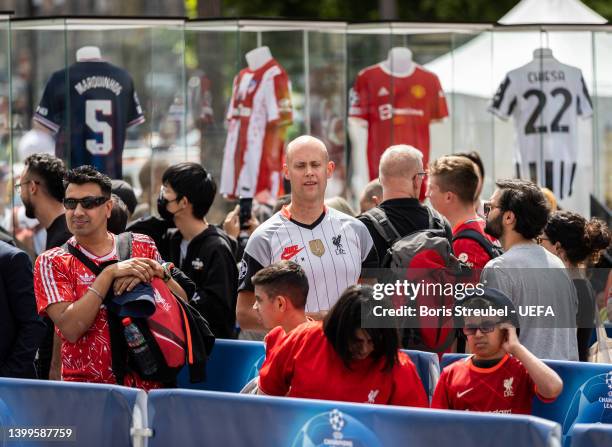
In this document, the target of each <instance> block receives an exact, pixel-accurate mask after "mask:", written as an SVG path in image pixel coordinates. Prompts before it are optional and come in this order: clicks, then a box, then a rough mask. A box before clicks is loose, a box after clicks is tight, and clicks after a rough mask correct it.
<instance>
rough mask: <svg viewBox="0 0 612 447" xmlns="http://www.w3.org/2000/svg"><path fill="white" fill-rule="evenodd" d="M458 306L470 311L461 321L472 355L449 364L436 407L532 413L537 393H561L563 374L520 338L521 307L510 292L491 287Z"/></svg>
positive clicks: (550, 396) (551, 396) (546, 396)
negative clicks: (517, 307)
mask: <svg viewBox="0 0 612 447" xmlns="http://www.w3.org/2000/svg"><path fill="white" fill-rule="evenodd" d="M458 306H460V307H461V311H462V312H463V313H462V315H470V316H465V317H464V318H463V321H460V324H461V325H462V327H463V333H464V335H465V337H466V338H467V345H468V347H469V349H470V352H472V356H470V357H468V358H466V359H462V360H458V361H456V362H455V363H453V364H451V365H449V366H447V367H446V368H444V370H443V371H442V374H441V375H440V380H439V381H438V384H437V385H436V390H435V392H434V395H433V399H432V402H431V406H432V408H441V409H451V410H468V411H486V412H493V413H508V414H509V413H512V414H531V403H532V400H533V397H534V395H535V396H537V397H538V398H539V399H540V400H542V401H544V402H552V401H554V400H555V399H556V398H557V396H558V395H559V394H561V391H562V389H563V382H562V381H561V378H560V377H559V376H558V375H557V373H555V372H554V371H553V370H552V369H550V368H549V367H548V366H546V365H545V364H544V363H543V362H542V361H541V360H539V359H538V358H537V357H536V356H535V355H533V354H532V353H531V352H529V350H528V349H527V348H525V346H523V345H522V344H521V343H520V342H519V339H518V336H517V332H516V324H518V319H517V318H516V317H514V315H516V313H512V311H513V310H514V311H515V308H514V305H513V304H512V301H510V299H509V298H508V297H507V296H506V295H504V294H503V293H501V292H500V291H498V290H496V289H489V288H485V289H484V291H483V292H482V295H478V294H477V293H474V294H471V295H469V296H468V297H466V298H465V299H464V300H463V301H461V302H458ZM476 311H480V314H481V315H485V314H488V316H476V315H477V314H478V313H477V312H476ZM500 313H501V314H502V315H503V316H499V314H500ZM493 314H495V315H493ZM460 320H461V319H460Z"/></svg>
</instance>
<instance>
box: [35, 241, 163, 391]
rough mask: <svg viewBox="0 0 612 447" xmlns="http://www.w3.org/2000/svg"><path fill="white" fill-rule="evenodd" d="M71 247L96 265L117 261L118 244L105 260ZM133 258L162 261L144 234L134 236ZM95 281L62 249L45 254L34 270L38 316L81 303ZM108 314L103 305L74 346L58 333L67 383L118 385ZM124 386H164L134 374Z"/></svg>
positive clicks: (81, 248) (74, 242)
mask: <svg viewBox="0 0 612 447" xmlns="http://www.w3.org/2000/svg"><path fill="white" fill-rule="evenodd" d="M113 238H114V236H113ZM68 243H69V244H72V245H74V246H75V247H76V248H78V249H79V250H81V251H82V252H83V253H84V254H85V255H87V256H88V257H89V258H90V259H92V260H93V261H94V262H95V263H96V264H101V263H103V262H106V261H111V260H114V259H117V244H116V240H115V243H114V244H113V249H112V250H111V252H110V253H108V254H107V255H104V256H101V257H97V256H95V255H94V254H92V253H89V252H88V251H87V250H85V249H84V248H83V247H80V246H79V245H78V243H77V242H76V239H75V238H74V237H72V238H70V239H69V240H68ZM132 256H133V257H135V258H150V259H155V260H156V261H161V256H160V255H159V252H158V251H157V247H156V246H155V243H154V242H153V240H152V239H151V238H150V237H149V236H145V235H143V234H137V233H134V235H133V242H132ZM95 279H96V276H95V275H94V274H93V273H92V272H91V271H90V270H89V269H88V268H87V267H85V266H84V265H83V264H82V263H81V262H80V261H79V260H78V259H77V258H75V257H74V256H72V255H71V254H70V253H69V252H67V251H65V250H64V249H62V248H61V247H56V248H52V249H51V250H47V251H45V252H44V253H42V254H41V255H40V256H39V257H38V259H36V266H35V268H34V292H35V294H36V306H37V309H38V313H39V314H41V315H45V314H46V309H47V307H48V306H49V305H51V304H54V303H61V302H74V301H78V300H79V299H81V297H82V296H83V295H85V293H86V292H87V288H88V287H89V286H90V285H91V284H92V283H93V282H94V281H95ZM107 312H108V311H107V309H106V306H105V305H104V304H103V305H102V306H101V307H100V311H99V312H98V315H97V316H96V319H95V320H94V322H93V324H92V325H91V327H90V328H89V329H88V330H87V332H85V334H84V335H83V336H82V337H81V338H80V339H78V340H77V341H76V342H75V343H70V342H69V341H68V340H66V339H64V338H63V337H62V334H61V332H59V330H58V331H57V333H58V335H59V336H60V337H61V338H62V356H61V358H62V379H63V380H67V381H75V382H96V383H117V381H116V380H115V376H114V374H113V371H112V356H111V351H110V345H111V344H110V332H109V329H108V317H107ZM124 384H125V385H126V386H136V387H138V388H144V389H152V388H159V387H160V385H161V384H158V383H157V382H151V381H145V380H142V379H140V378H139V377H137V376H132V375H130V374H128V375H127V376H126V378H125V383H124Z"/></svg>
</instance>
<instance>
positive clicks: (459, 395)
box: [457, 388, 474, 399]
mask: <svg viewBox="0 0 612 447" xmlns="http://www.w3.org/2000/svg"><path fill="white" fill-rule="evenodd" d="M473 389H474V388H469V389H467V390H465V391H462V392H461V393H457V399H460V398H462V397H463V396H465V395H466V394H467V393H469V392H470V391H472V390H473Z"/></svg>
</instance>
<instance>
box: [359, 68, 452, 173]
mask: <svg viewBox="0 0 612 447" xmlns="http://www.w3.org/2000/svg"><path fill="white" fill-rule="evenodd" d="M350 102H351V104H350V109H349V116H352V117H356V118H363V119H365V120H366V121H367V122H368V165H369V171H370V179H371V180H373V179H375V178H377V177H378V164H379V162H380V157H381V155H382V153H383V152H384V151H385V149H387V148H388V147H389V146H391V145H393V144H410V145H412V146H414V147H416V148H417V149H419V150H420V151H421V152H423V165H424V166H427V163H428V160H429V124H430V122H431V121H432V120H436V119H441V118H444V117H446V116H448V108H447V106H446V98H445V97H444V92H443V91H442V87H441V86H440V81H439V79H438V77H437V76H436V75H435V74H433V73H432V72H430V71H427V70H425V69H424V68H423V67H421V66H419V65H415V68H414V71H413V73H412V74H410V75H408V76H403V77H399V76H393V75H392V74H391V73H389V72H388V71H387V70H386V69H385V67H384V66H383V65H381V64H377V65H373V66H371V67H367V68H365V69H363V70H361V71H360V72H359V74H358V75H357V79H356V80H355V85H354V86H353V89H352V91H351V99H350Z"/></svg>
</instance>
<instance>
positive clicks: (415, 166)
mask: <svg viewBox="0 0 612 447" xmlns="http://www.w3.org/2000/svg"><path fill="white" fill-rule="evenodd" d="M422 170H423V153H422V152H421V151H419V150H418V149H416V148H414V147H412V146H408V145H407V144H398V145H396V146H391V147H389V148H387V150H385V152H384V153H383V154H382V157H380V168H379V171H380V181H381V183H384V182H385V180H391V179H393V178H410V177H412V176H414V175H416V173H417V172H420V171H422Z"/></svg>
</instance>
